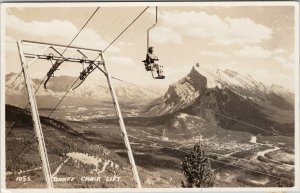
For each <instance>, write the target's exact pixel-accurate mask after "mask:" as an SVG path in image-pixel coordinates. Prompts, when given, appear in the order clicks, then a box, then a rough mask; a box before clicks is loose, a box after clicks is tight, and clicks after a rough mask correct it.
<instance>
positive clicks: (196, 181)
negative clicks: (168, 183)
mask: <svg viewBox="0 0 300 193" xmlns="http://www.w3.org/2000/svg"><path fill="white" fill-rule="evenodd" d="M182 169H183V173H184V176H185V182H183V181H182V182H181V184H182V187H184V188H194V187H196V188H200V187H213V185H214V181H215V177H214V175H213V172H212V169H211V165H210V162H209V159H208V157H207V155H206V153H205V151H204V150H203V149H201V146H200V145H199V144H196V145H195V146H194V148H193V151H191V152H190V153H189V154H188V155H187V156H185V158H184V161H183V162H182Z"/></svg>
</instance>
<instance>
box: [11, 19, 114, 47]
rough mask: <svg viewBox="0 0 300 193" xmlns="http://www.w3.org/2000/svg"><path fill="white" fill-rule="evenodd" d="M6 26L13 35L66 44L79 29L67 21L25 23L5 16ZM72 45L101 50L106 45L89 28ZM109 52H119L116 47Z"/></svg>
mask: <svg viewBox="0 0 300 193" xmlns="http://www.w3.org/2000/svg"><path fill="white" fill-rule="evenodd" d="M6 26H7V28H8V29H11V30H13V32H14V33H16V32H18V33H23V34H26V35H29V36H30V37H32V38H33V39H36V38H41V39H45V41H47V42H56V43H61V42H66V44H68V43H69V42H70V41H71V40H72V39H73V37H74V36H75V35H76V34H77V33H78V31H79V29H78V28H77V27H76V26H75V25H74V24H73V23H71V22H70V21H67V20H63V21H62V20H52V21H49V22H44V21H32V22H25V21H23V20H21V19H19V18H18V17H16V16H14V15H6ZM73 45H78V46H82V47H89V48H95V49H103V48H105V47H106V46H107V45H108V42H106V41H105V40H104V39H103V38H102V37H101V36H100V35H99V34H98V33H97V32H96V31H94V30H93V29H91V28H85V29H83V30H82V31H81V33H80V35H79V36H78V37H77V38H76V40H75V41H74V43H73ZM110 51H114V52H116V51H119V49H118V48H117V47H113V46H112V47H111V48H110Z"/></svg>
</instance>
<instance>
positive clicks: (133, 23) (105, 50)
mask: <svg viewBox="0 0 300 193" xmlns="http://www.w3.org/2000/svg"><path fill="white" fill-rule="evenodd" d="M148 8H149V6H148V7H146V8H145V9H144V10H143V11H142V12H141V13H140V14H139V15H138V16H137V17H136V18H135V19H134V20H133V21H132V22H131V23H130V24H129V25H128V26H127V27H126V28H125V29H124V30H123V31H122V32H121V33H120V34H119V35H118V36H117V37H116V38H115V39H114V40H113V41H112V42H111V43H110V44H109V45H108V46H107V47H106V48H105V49H104V50H103V51H102V53H104V52H105V51H106V50H107V49H108V48H109V47H110V46H111V45H112V44H113V43H114V42H115V41H116V40H117V39H118V38H119V37H120V36H121V35H122V34H123V33H124V32H125V31H126V30H127V29H128V28H129V27H130V26H131V25H132V24H134V23H135V21H136V20H137V19H138V18H139V17H140V16H141V15H143V13H144V12H145V11H146V10H147V9H148ZM98 57H99V56H98Z"/></svg>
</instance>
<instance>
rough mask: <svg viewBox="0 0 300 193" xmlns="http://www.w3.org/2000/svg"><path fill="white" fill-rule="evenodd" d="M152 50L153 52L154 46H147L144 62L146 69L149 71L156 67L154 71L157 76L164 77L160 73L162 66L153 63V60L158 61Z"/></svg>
mask: <svg viewBox="0 0 300 193" xmlns="http://www.w3.org/2000/svg"><path fill="white" fill-rule="evenodd" d="M153 52H154V47H152V46H151V47H149V48H148V53H147V55H146V64H147V66H146V69H147V70H151V71H153V69H157V70H156V72H157V75H158V78H164V76H163V75H162V73H163V69H162V68H163V66H162V65H159V64H156V63H155V61H158V57H157V56H155V55H154V54H153Z"/></svg>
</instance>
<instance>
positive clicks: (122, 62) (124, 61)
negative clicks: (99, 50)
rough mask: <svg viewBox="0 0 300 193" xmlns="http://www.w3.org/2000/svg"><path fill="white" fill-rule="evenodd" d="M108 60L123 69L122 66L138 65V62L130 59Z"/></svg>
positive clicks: (120, 57)
mask: <svg viewBox="0 0 300 193" xmlns="http://www.w3.org/2000/svg"><path fill="white" fill-rule="evenodd" d="M107 60H108V61H109V62H112V63H114V64H116V65H120V67H121V65H122V66H135V65H136V62H135V61H134V60H133V59H132V58H130V57H124V56H111V57H108V58H107Z"/></svg>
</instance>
